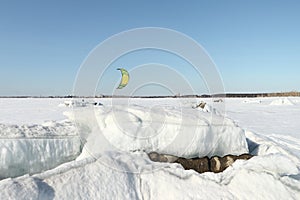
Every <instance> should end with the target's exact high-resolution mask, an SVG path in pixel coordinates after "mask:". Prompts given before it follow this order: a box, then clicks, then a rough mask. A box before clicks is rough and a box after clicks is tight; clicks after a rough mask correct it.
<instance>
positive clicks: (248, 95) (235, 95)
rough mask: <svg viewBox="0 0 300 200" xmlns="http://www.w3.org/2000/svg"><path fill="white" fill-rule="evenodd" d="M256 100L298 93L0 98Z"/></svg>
mask: <svg viewBox="0 0 300 200" xmlns="http://www.w3.org/2000/svg"><path fill="white" fill-rule="evenodd" d="M241 97H246V98H256V97H300V92H274V93H226V94H202V95H174V96H170V95H166V96H159V95H157V96H122V95H99V96H73V95H67V96H26V95H23V96H22V95H20V96H17V95H16V96H0V98H241Z"/></svg>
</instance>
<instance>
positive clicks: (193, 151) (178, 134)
mask: <svg viewBox="0 0 300 200" xmlns="http://www.w3.org/2000/svg"><path fill="white" fill-rule="evenodd" d="M119 104H121V103H119ZM145 104H146V103H145ZM181 109H182V110H181ZM74 112H75V113H73V112H72V113H66V115H68V116H70V117H71V118H73V120H75V121H76V122H77V123H78V126H79V127H84V128H83V129H84V131H81V132H83V133H84V134H86V131H88V130H90V134H89V135H88V137H87V139H86V140H87V143H86V144H85V148H84V153H83V155H82V156H81V157H84V154H86V156H89V155H88V154H99V153H102V152H104V151H112V150H118V151H126V152H133V151H145V152H152V151H156V152H159V153H163V154H171V155H175V156H182V157H187V158H189V157H204V156H214V155H218V156H224V155H227V154H233V155H240V154H243V153H248V146H247V142H246V137H245V135H244V131H243V130H242V129H241V128H240V127H238V126H237V125H236V124H235V123H234V122H233V121H232V120H229V119H226V118H224V117H222V116H219V115H216V114H214V113H208V112H199V111H198V110H196V109H193V108H191V107H190V106H187V107H171V108H165V107H158V106H157V105H156V107H153V106H152V105H148V106H147V104H146V106H145V105H144V103H143V105H128V106H127V105H122V106H120V105H117V106H116V105H114V106H103V107H97V108H95V107H92V108H90V109H86V108H78V109H76V110H74ZM72 114H73V115H72ZM74 115H75V116H74ZM87 151H88V152H87Z"/></svg>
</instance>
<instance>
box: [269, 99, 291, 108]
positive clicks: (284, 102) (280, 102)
mask: <svg viewBox="0 0 300 200" xmlns="http://www.w3.org/2000/svg"><path fill="white" fill-rule="evenodd" d="M270 105H272V106H274V105H275V106H281V105H294V104H293V102H292V101H290V100H289V99H288V98H280V99H275V100H273V101H272V102H271V103H270Z"/></svg>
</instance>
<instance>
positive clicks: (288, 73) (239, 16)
mask: <svg viewBox="0 0 300 200" xmlns="http://www.w3.org/2000/svg"><path fill="white" fill-rule="evenodd" d="M299 10H300V2H299V1H296V0H295V1H283V0H282V1H279V0H275V1H273V0H272V1H271V0H270V1H268V0H263V1H261V0H257V1H256V0H254V1H232V0H228V1H217V0H212V1H196V0H195V1H177V0H175V1H174V0H173V1H170V0H167V1H158V0H154V1H137V0H132V1H31V0H27V1H15V0H11V1H9V0H2V1H1V2H0V69H1V72H0V96H11V95H12V96H14V95H42V96H47V95H68V94H72V93H73V90H74V82H75V81H76V76H77V74H78V70H79V69H80V66H81V65H82V63H83V62H84V60H85V59H86V58H87V57H88V55H89V54H90V52H91V51H92V50H93V49H94V48H95V47H96V46H97V45H99V44H100V43H101V42H103V41H105V40H106V39H107V38H109V37H111V36H113V35H115V34H118V33H120V32H123V31H127V30H130V29H134V28H142V27H161V28H167V29H172V30H175V31H178V32H180V33H183V34H185V35H187V36H189V37H191V38H192V39H194V40H195V41H196V42H198V43H199V44H200V45H201V46H202V47H203V48H204V49H205V51H206V52H207V53H208V55H209V56H210V57H211V59H212V60H213V62H214V63H215V65H216V67H217V70H218V71H219V73H220V77H221V78H222V80H223V85H224V88H225V92H280V91H293V90H296V91H300V79H299V78H298V76H299V74H300V55H299V54H300V36H299V35H300V12H299ZM120 45H121V44H120ZM137 60H138V62H137ZM161 61H163V62H162V63H163V64H165V65H168V66H169V68H174V70H176V71H177V72H179V74H181V75H183V76H184V77H185V78H186V79H189V81H190V84H191V85H192V87H193V88H194V89H195V93H199V94H201V93H207V92H208V90H207V88H205V77H202V78H201V77H197V76H195V74H194V72H193V70H190V68H191V67H192V66H189V64H187V63H186V62H185V61H183V60H182V59H181V58H175V57H174V56H170V55H169V54H168V55H167V54H166V53H165V52H163V53H159V51H144V52H137V53H132V55H131V54H130V55H128V57H127V58H126V56H123V57H121V58H120V59H118V60H115V61H113V63H112V64H114V65H112V66H109V69H110V70H107V74H104V75H103V77H100V79H101V80H100V81H99V83H98V85H97V86H96V90H95V93H97V94H105V93H109V92H110V90H109V89H107V88H110V87H111V85H112V84H115V83H117V82H118V81H120V74H119V72H118V71H117V70H115V69H116V68H118V67H125V68H127V69H128V70H129V71H130V70H133V69H135V68H136V67H137V66H138V65H142V64H143V63H144V64H148V63H161ZM150 67H151V66H150ZM155 69H157V68H155ZM129 84H130V82H129ZM129 84H128V86H129ZM176 84H178V83H176V82H174V83H172V87H175V88H178V89H177V90H175V91H172V92H171V93H182V94H183V93H185V91H184V89H183V88H181V87H180V84H178V85H176ZM133 87H135V88H138V87H139V86H133ZM129 88H130V87H129ZM137 93H138V94H149V95H155V94H169V93H170V91H168V86H166V87H159V85H155V84H153V86H151V84H149V85H147V86H145V87H144V88H140V91H139V92H137Z"/></svg>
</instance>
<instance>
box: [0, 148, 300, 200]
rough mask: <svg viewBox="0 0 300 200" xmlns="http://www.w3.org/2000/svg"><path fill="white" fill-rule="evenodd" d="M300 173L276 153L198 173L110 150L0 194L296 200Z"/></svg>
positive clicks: (17, 182)
mask: <svg viewBox="0 0 300 200" xmlns="http://www.w3.org/2000/svg"><path fill="white" fill-rule="evenodd" d="M107 164H108V165H107ZM297 175H299V171H298V169H297V166H296V165H295V164H294V163H293V161H291V160H289V159H288V158H285V157H283V156H282V155H278V154H272V155H266V156H263V157H255V158H252V159H250V160H248V161H244V160H239V161H236V162H235V163H234V164H233V166H232V167H229V168H227V169H226V170H225V171H224V172H223V173H218V174H215V173H211V172H209V173H204V174H198V173H196V172H195V171H193V170H184V169H183V168H182V167H181V165H179V164H176V163H172V164H171V163H156V162H152V161H151V160H150V159H149V158H148V156H147V155H146V154H145V153H143V152H135V153H126V152H106V153H104V154H102V155H100V156H99V157H98V158H87V159H84V160H80V161H72V162H69V163H66V164H63V165H61V166H59V167H57V168H55V169H53V170H49V171H47V172H44V173H41V174H37V175H34V176H29V177H28V176H25V177H20V178H15V179H7V180H4V181H1V182H0V190H1V191H5V192H2V193H1V194H0V198H1V199H7V198H9V199H18V198H20V197H26V198H28V199H36V197H37V195H38V197H39V198H43V199H253V198H255V199H261V198H263V199H298V198H299V197H300V192H299V191H300V190H299V189H300V187H299V185H300V178H297ZM195 191H196V192H195Z"/></svg>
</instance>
